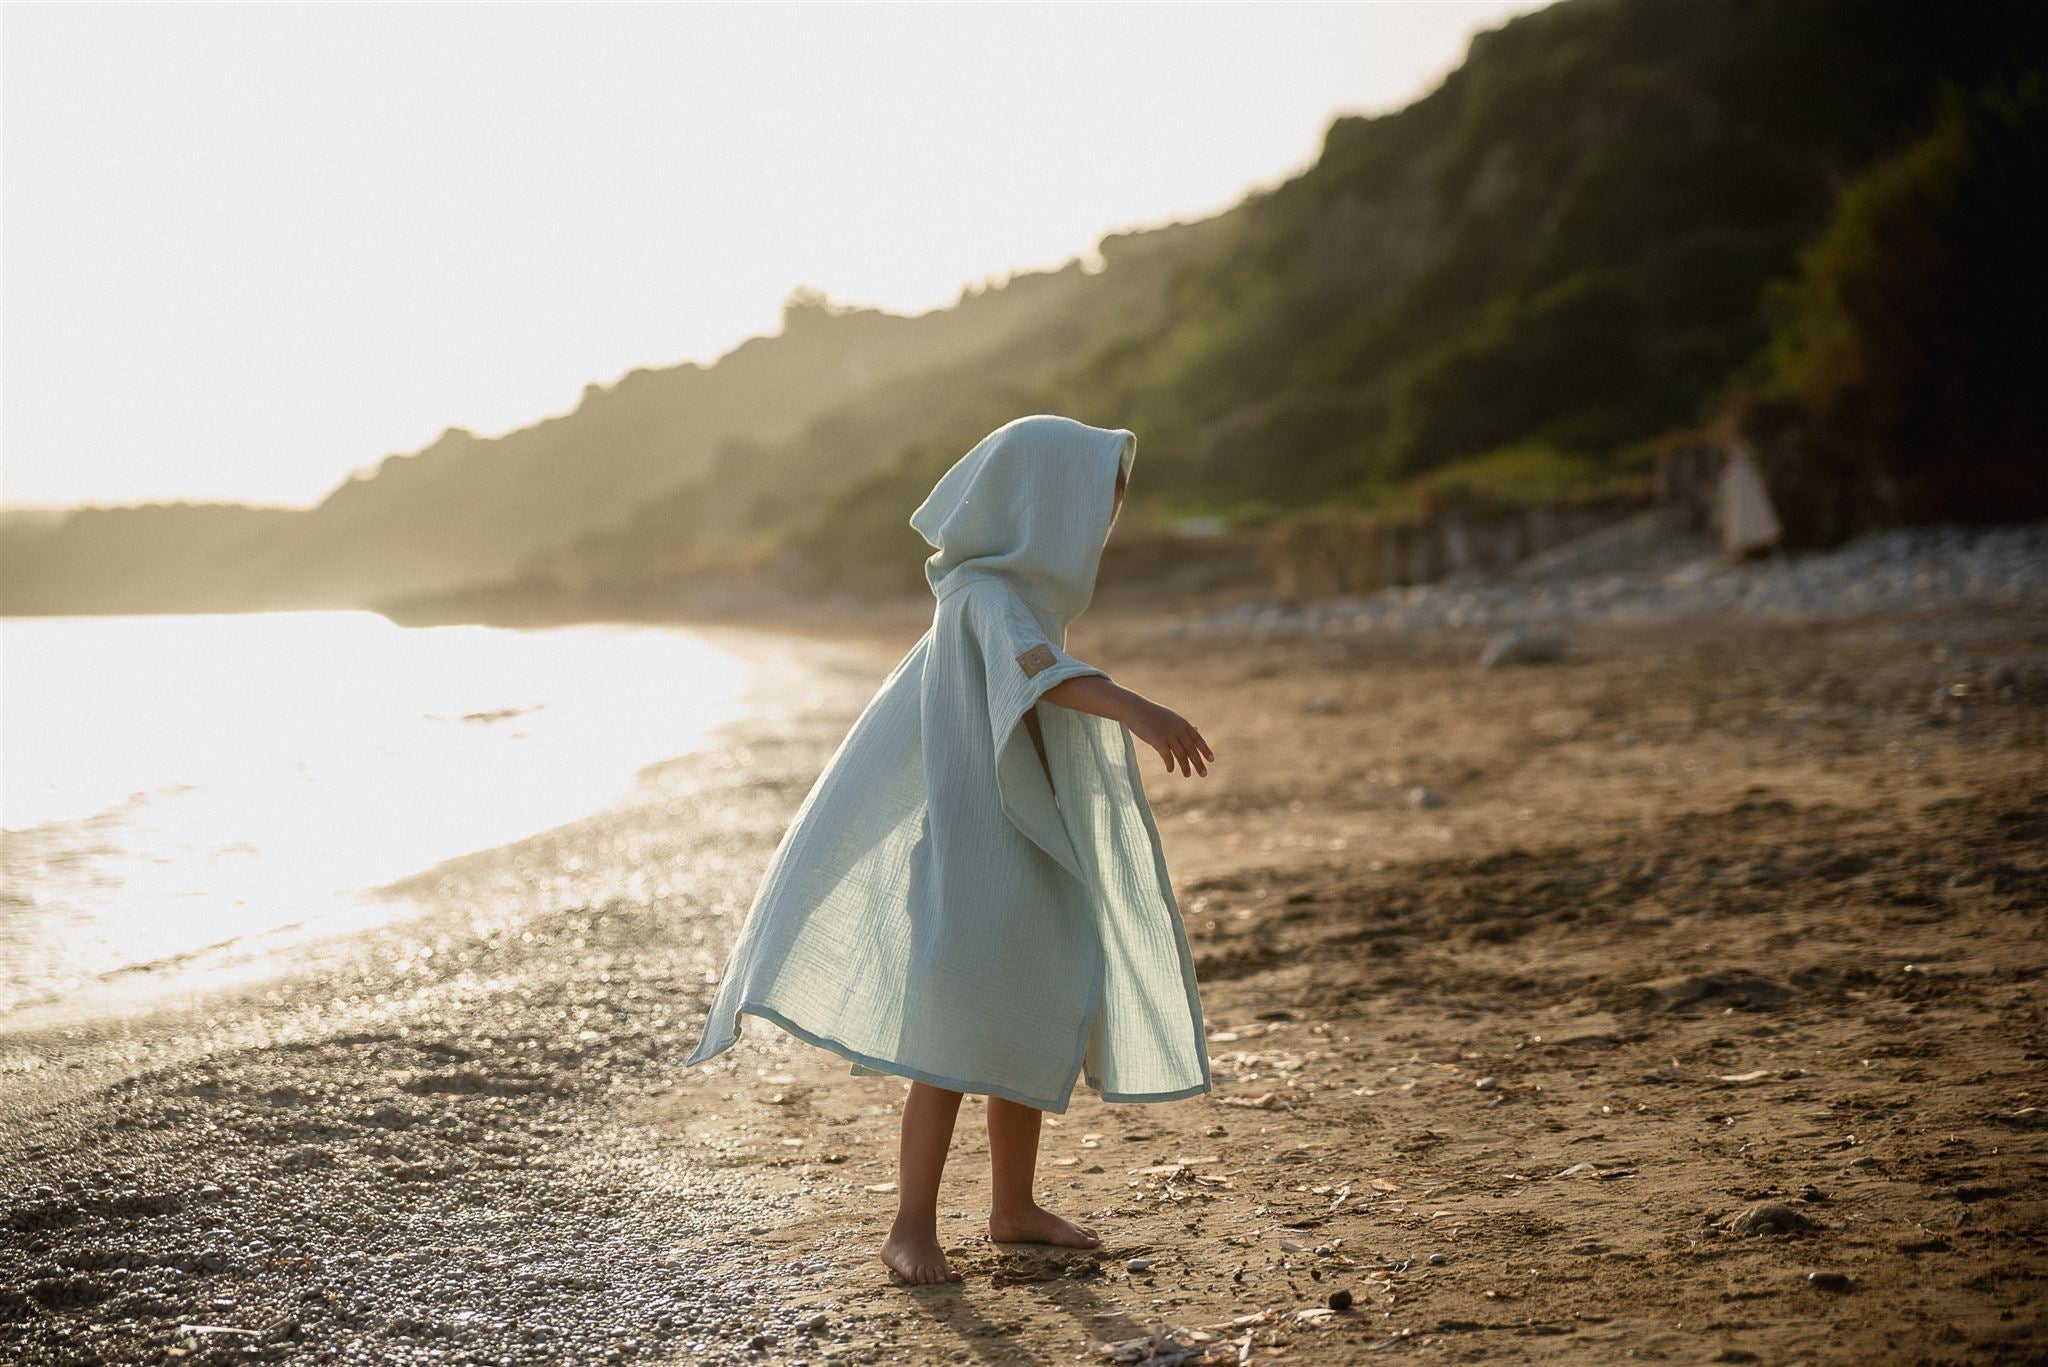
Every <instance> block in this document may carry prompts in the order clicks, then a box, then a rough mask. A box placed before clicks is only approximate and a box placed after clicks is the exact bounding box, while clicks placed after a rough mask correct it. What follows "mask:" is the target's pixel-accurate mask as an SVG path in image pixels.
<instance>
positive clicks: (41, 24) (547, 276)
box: [0, 0, 1543, 506]
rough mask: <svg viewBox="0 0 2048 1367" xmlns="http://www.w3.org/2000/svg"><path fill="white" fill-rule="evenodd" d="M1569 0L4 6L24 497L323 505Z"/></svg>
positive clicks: (7, 489) (1173, 178)
mask: <svg viewBox="0 0 2048 1367" xmlns="http://www.w3.org/2000/svg"><path fill="white" fill-rule="evenodd" d="M1542 3H1543V0H1469V2H1467V0H1426V2H1425V0H1400V2H1398V3H1397V2H1394V0H1386V2H1384V3H1350V4H1308V5H1294V4H1209V5H1192V6H1182V5H1169V4H1115V5H1111V4H1089V5H1053V4H1029V5H999V4H955V5H900V6H899V5H878V4H842V5H819V6H809V5H801V6H800V5H779V4H765V3H751V4H735V5H723V4H719V5H710V4H705V5H697V4H692V5H681V4H676V5H645V6H643V5H627V4H602V5H599V4H573V5H572V4H564V5H540V4H520V5H496V4H381V3H380V4H361V5H358V4H289V5H286V4H254V3H248V4H228V5H198V4H177V5H168V4H166V5H157V4H134V5H116V4H36V5H27V4H9V5H7V6H5V8H4V11H0V167H4V172H0V177H4V178H0V502H4V503H6V504H8V505H10V506H27V505H50V504H69V503H83V502H96V503H132V502H143V501H148V500H163V499H179V498H184V499H207V500H213V499H237V500H243V501H248V502H253V503H288V504H311V503H314V502H317V501H318V500H319V499H320V497H321V496H322V495H324V494H325V493H326V492H327V491H328V490H329V489H331V488H332V487H333V486H334V485H335V484H337V483H339V482H340V481H341V480H343V479H344V478H346V477H347V475H348V474H349V472H350V471H352V470H356V469H359V468H363V467H367V466H370V465H374V464H375V463H377V462H378V461H380V460H382V459H383V458H384V457H385V456H386V455H389V454H391V453H393V452H403V451H413V450H417V449H418V448H419V447H421V446H424V445H425V444H427V443H428V442H430V441H432V440H433V439H434V437H435V436H437V435H438V434H439V433H440V432H441V430H442V429H443V428H446V427H450V426H456V427H467V428H470V429H471V430H473V431H476V432H480V433H485V434H495V433H499V432H504V431H508V430H511V429H513V428H516V427H522V426H525V425H526V424H528V423H531V422H533V421H535V420H537V419H539V418H541V417H544V416H547V415H549V414H551V413H558V412H564V411H567V410H568V409H571V408H573V407H574V406H575V404H576V402H577V399H578V396H579V394H580V393H581V391H582V389H583V386H584V385H585V384H586V383H589V382H592V381H596V382H598V383H602V384H609V383H611V382H612V381H614V380H616V379H618V378H619V377H620V376H621V375H623V374H624V373H625V372H626V371H628V370H631V369H634V368H635V367H639V366H654V367H659V366H667V365H673V364H676V363H678V362H681V361H685V360H697V361H702V362H706V363H708V362H710V361H712V360H714V359H715V358H717V357H718V356H719V355H721V354H723V353H724V352H726V351H728V350H730V349H731V348H732V347H733V346H735V345H737V344H738V343H739V342H740V341H742V340H744V339H745V338H747V337H749V336H753V335H756V334H760V333H772V332H775V331H777V330H778V329H779V328H780V325H781V323H780V320H781V306H782V301H783V300H784V299H785V298H786V297H787V296H788V295H789V293H790V291H791V290H792V289H793V288H794V287H796V286H798V285H800V284H804V285H810V286H813V287H815V288H818V289H821V290H823V291H825V292H826V294H827V295H829V296H830V297H831V298H832V299H833V300H834V301H836V302H844V303H854V304H871V305H877V306H879V307H882V308H886V309H889V310H891V311H892V312H898V313H922V312H924V311H926V310H929V309H933V308H943V307H945V306H947V305H949V304H951V303H952V302H953V301H954V300H955V299H957V298H958V297H959V294H960V291H961V288H962V286H963V285H964V284H966V283H969V282H978V281H987V280H994V279H1001V278H1003V277H1004V276H1006V275H1008V274H1009V273H1010V272H1012V271H1014V270H1019V269H1040V268H1047V267H1054V266H1058V265H1060V264H1061V263H1062V262H1064V261H1067V260H1069V259H1071V258H1073V257H1075V256H1077V255H1083V254H1086V253H1089V252H1091V251H1092V249H1093V247H1094V245H1095V243H1096V241H1097V240H1098V239H1099V238H1100V237H1101V236H1102V235H1104V234H1105V233H1108V232H1112V231H1116V230H1118V229H1123V228H1129V227H1135V226H1143V225H1148V224H1155V223H1165V222H1170V221H1173V220H1176V219H1193V218H1201V217H1206V216H1208V215H1210V214H1212V213H1215V212H1217V211H1220V210H1222V209H1224V208H1227V207H1228V206H1229V205H1231V204H1232V203H1234V202H1235V201H1236V200H1237V199H1238V198H1239V197H1240V196H1241V195H1242V194H1243V193H1244V192H1245V191H1246V190H1248V189H1250V188H1252V187H1254V186H1265V185H1272V184H1276V183H1278V182H1279V181H1281V180H1284V179H1286V178H1287V177H1288V176H1290V175H1292V174H1293V173H1295V172H1297V171H1299V170H1300V169H1302V168H1303V167H1305V166H1307V165H1308V164H1309V163H1310V162H1312V161H1313V160H1314V157H1315V154H1316V152H1317V150H1318V149H1319V147H1320V146H1321V142H1322V135H1323V131H1324V129H1325V128H1326V127H1327V125H1328V123H1329V121H1330V119H1331V117H1332V116H1333V115H1335V114H1337V113H1339V112H1377V111H1380V110H1385V109H1392V108H1397V107H1399V106H1401V105H1403V104H1405V103H1407V102H1408V101H1409V100H1411V99H1413V98H1415V97H1416V96H1418V95H1420V94H1423V93H1425V92H1426V91H1427V90H1429V89H1430V88H1431V87H1433V86H1434V85H1435V84H1436V82H1437V81H1438V80H1439V79H1440V78H1441V77H1442V75H1443V74H1444V73H1445V72H1446V71H1448V70H1449V69H1450V68H1451V67H1453V66H1455V65H1456V64H1457V63H1458V61H1459V59H1460V58H1461V57H1462V55H1463V52H1464V48H1465V43H1466V41H1467V39H1468V38H1469V37H1470V35H1471V34H1472V33H1473V32H1474V31H1475V30H1477V29H1480V28H1488V27H1492V26H1494V25H1495V24H1498V23H1500V22H1501V21H1502V20H1504V19H1506V18H1507V17H1508V16H1510V15H1512V14H1516V13H1520V12H1523V11H1526V10H1531V9H1537V8H1541V7H1542Z"/></svg>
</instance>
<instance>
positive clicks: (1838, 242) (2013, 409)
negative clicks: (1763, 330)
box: [1744, 72, 2048, 542]
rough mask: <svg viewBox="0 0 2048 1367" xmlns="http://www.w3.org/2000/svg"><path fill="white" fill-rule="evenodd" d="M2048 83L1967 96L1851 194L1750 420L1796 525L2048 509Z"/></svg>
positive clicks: (1952, 100)
mask: <svg viewBox="0 0 2048 1367" xmlns="http://www.w3.org/2000/svg"><path fill="white" fill-rule="evenodd" d="M2043 243H2048V84H2044V80H2043V78H2042V76H2041V74H2040V73H2038V72H2037V73H2035V74H2033V75H2032V76H2031V77H2029V78H2027V79H2026V80H2024V81H2023V82H2022V83H2021V84H2019V85H2017V86H2014V87H2010V88H1993V89H1990V90H1985V91H1981V92H1978V93H1976V94H1973V95H1965V94H1963V93H1962V92H1960V91H1955V90H1952V91H1950V92H1949V94H1948V97H1947V99H1946V101H1945V103H1944V105H1943V108H1942V113H1941V118H1940V121H1939V123H1938V125H1937V126H1936V128H1935V129H1934V131H1933V132H1931V133H1929V134H1928V135H1927V136H1925V137H1924V138H1921V139H1919V140H1918V141H1916V142H1914V143H1913V144H1912V145H1911V146H1909V147H1907V148H1906V149H1905V150H1904V151H1903V152H1901V153H1899V154H1898V155H1897V156H1894V157H1892V158H1890V159H1888V160H1886V161H1884V162H1882V163H1880V164H1879V165H1878V166H1876V167H1875V168H1874V169H1872V170H1871V171H1869V172H1868V173H1867V174H1865V175H1864V176H1863V177H1861V178H1860V179H1859V180H1857V181H1856V182H1855V183H1854V184H1852V185H1851V186H1850V187H1849V188H1848V190H1847V191H1845V192H1844V194H1843V195H1842V199H1841V208H1840V210H1839V212H1838V213H1837V214H1836V215H1835V219H1834V222H1833V223H1832V224H1831V225H1830V226H1829V228H1828V230H1827V232H1826V233H1825V234H1824V235H1823V236H1822V237H1821V238H1820V240H1819V241H1818V242H1816V243H1815V244H1814V245H1813V246H1812V247H1811V248H1810V249H1809V250H1807V251H1806V252H1805V253H1804V254H1803V255H1802V258H1801V269H1800V272H1799V275H1798V278H1797V279H1796V280H1795V281H1793V282H1790V283H1788V284H1785V285H1782V286H1780V287H1778V288H1777V289H1775V290H1774V291H1773V292H1772V295H1771V304H1772V311H1773V313H1774V315H1775V317H1776V329H1775V332H1774V334H1773V336H1772V339H1771V345H1770V349H1769V357H1768V359H1769V367H1768V372H1767V378H1766V380H1765V382H1764V385H1763V387H1762V391H1761V392H1760V393H1759V394H1758V395H1757V396H1756V397H1755V399H1754V400H1753V401H1752V403H1751V404H1750V405H1749V407H1748V410H1747V412H1746V413H1745V415H1744V416H1745V418H1746V419H1747V422H1748V425H1749V426H1750V427H1751V429H1752V433H1753V435H1755V436H1756V437H1757V438H1758V445H1759V448H1760V450H1761V452H1762V455H1763V458H1764V464H1765V469H1766V472H1767V473H1768V474H1769V476H1770V478H1771V480H1772V482H1773V484H1774V485H1775V486H1776V487H1777V488H1778V490H1779V495H1780V501H1781V502H1782V503H1783V504H1784V505H1785V512H1786V514H1787V516H1788V518H1789V519H1790V520H1791V521H1792V523H1793V526H1794V529H1795V531H1796V532H1797V533H1798V534H1799V535H1800V537H1801V539H1803V540H1806V541H1815V542H1819V541H1833V540H1838V539H1840V538H1841V537H1844V536H1846V535H1848V534H1850V533H1851V532H1853V531H1856V530H1860V529H1862V528H1864V527H1869V526H1879V525H1888V524H1898V523H1906V522H1927V521H1958V522H1991V521H2003V520H2008V519H2016V518H2035V517H2042V516H2048V449H2044V447H2043V437H2044V434H2048V383H2044V376H2048V342H2044V341H2043V339H2042V332H2041V328H2042V320H2043V319H2044V318H2048V271H2044V270H2043V269H2042V267H2041V263H2040V257H2041V251H2042V244H2043Z"/></svg>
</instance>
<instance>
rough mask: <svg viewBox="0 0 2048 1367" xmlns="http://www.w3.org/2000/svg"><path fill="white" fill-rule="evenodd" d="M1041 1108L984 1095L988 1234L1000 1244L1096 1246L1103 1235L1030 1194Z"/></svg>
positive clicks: (1099, 1243) (1036, 1165)
mask: <svg viewBox="0 0 2048 1367" xmlns="http://www.w3.org/2000/svg"><path fill="white" fill-rule="evenodd" d="M1041 1115H1042V1113H1041V1112H1039V1111H1037V1110H1034V1109H1033V1108H1031V1107H1029V1106H1020V1105H1018V1104H1017V1103H1016V1102H1014V1101H1005V1100H1003V1098H1001V1097H999V1096H992V1097H990V1098H989V1099H988V1158H989V1169H990V1174H991V1176H992V1177H993V1179H994V1182H993V1186H994V1195H993V1196H992V1197H991V1199H990V1201H989V1210H988V1237H989V1238H991V1239H994V1240H996V1241H997V1242H999V1243H1017V1244H1024V1243H1033V1244H1064V1245H1066V1246H1067V1247H1069V1248H1096V1247H1099V1246H1100V1245H1101V1243H1102V1240H1101V1239H1099V1238H1098V1237H1096V1234H1095V1231H1094V1230H1092V1229H1089V1228H1088V1227H1087V1226H1085V1225H1077V1224H1074V1223H1072V1222H1070V1221H1067V1220H1062V1219H1061V1218H1060V1217H1059V1216H1057V1215H1055V1214H1053V1213H1052V1212H1051V1211H1049V1210H1047V1209H1045V1208H1044V1207H1043V1206H1041V1205H1039V1204H1038V1202H1037V1201H1036V1200H1035V1199H1033V1197H1032V1195H1031V1183H1032V1175H1033V1173H1034V1172H1035V1171H1036V1170H1037V1167H1038V1122H1039V1120H1040V1118H1041Z"/></svg>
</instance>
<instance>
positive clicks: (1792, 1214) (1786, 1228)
mask: <svg viewBox="0 0 2048 1367" xmlns="http://www.w3.org/2000/svg"><path fill="white" fill-rule="evenodd" d="M1714 1223H1715V1224H1716V1225H1717V1226H1718V1227H1719V1228H1721V1229H1725V1230H1727V1231H1728V1232H1729V1233H1730V1234H1735V1235H1740V1236H1741V1237H1743V1238H1755V1237H1756V1236H1758V1235H1762V1234H1806V1233H1810V1232H1811V1231H1813V1230H1816V1229H1818V1228H1820V1226H1819V1225H1818V1224H1817V1223H1815V1222H1814V1221H1812V1220H1809V1219H1808V1218H1807V1217H1805V1216H1804V1215H1801V1214H1800V1213H1799V1212H1798V1211H1796V1210H1794V1209H1792V1207H1790V1206H1788V1205H1783V1204H1781V1203H1779V1202H1777V1201H1758V1202H1757V1203H1756V1204H1755V1205H1753V1206H1744V1207H1743V1208H1742V1209H1741V1210H1738V1211H1734V1212H1731V1213H1730V1214H1728V1215H1724V1216H1722V1217H1721V1218H1720V1219H1719V1220H1717V1221H1715V1222H1714Z"/></svg>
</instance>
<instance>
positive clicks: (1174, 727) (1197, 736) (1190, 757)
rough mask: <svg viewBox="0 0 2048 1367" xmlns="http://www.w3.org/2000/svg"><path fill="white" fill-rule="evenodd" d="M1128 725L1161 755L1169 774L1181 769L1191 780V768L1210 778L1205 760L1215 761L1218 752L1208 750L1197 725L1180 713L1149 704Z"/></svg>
mask: <svg viewBox="0 0 2048 1367" xmlns="http://www.w3.org/2000/svg"><path fill="white" fill-rule="evenodd" d="M1129 725H1130V728H1131V734H1132V735H1134V736H1136V737H1137V738H1138V739H1139V740H1141V741H1144V742H1145V744H1147V745H1149V746H1151V747H1152V748H1153V749H1154V750H1157V751H1158V752H1159V757H1160V758H1161V759H1163V760H1165V761H1166V771H1167V772H1168V773H1169V774H1170V773H1172V772H1173V770H1174V767H1175V766H1176V765H1178V766H1179V768H1180V772H1181V776H1182V777H1183V778H1185V777H1187V776H1188V774H1189V772H1190V766H1193V772H1195V773H1199V774H1201V775H1202V776H1203V777H1205V778H1206V777H1207V776H1208V773H1209V770H1208V767H1207V766H1206V765H1204V764H1203V763H1202V760H1203V759H1204V758H1205V757H1206V758H1208V759H1209V760H1211V761H1213V760H1214V759H1215V758H1216V752H1215V751H1214V750H1211V749H1210V748H1209V742H1208V741H1205V740H1203V739H1202V733H1201V732H1200V731H1197V730H1196V729H1195V725H1194V723H1193V722H1191V721H1189V720H1188V719H1187V718H1186V717H1183V716H1182V715H1181V714H1180V713H1178V712H1176V711H1174V710H1173V709H1172V708H1170V707H1161V706H1160V705H1159V704H1158V703H1156V702H1151V701H1149V700H1148V701H1147V702H1146V703H1145V705H1144V706H1143V707H1141V708H1139V709H1138V710H1137V715H1136V716H1135V717H1133V718H1132V719H1131V721H1130V723H1129Z"/></svg>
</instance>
